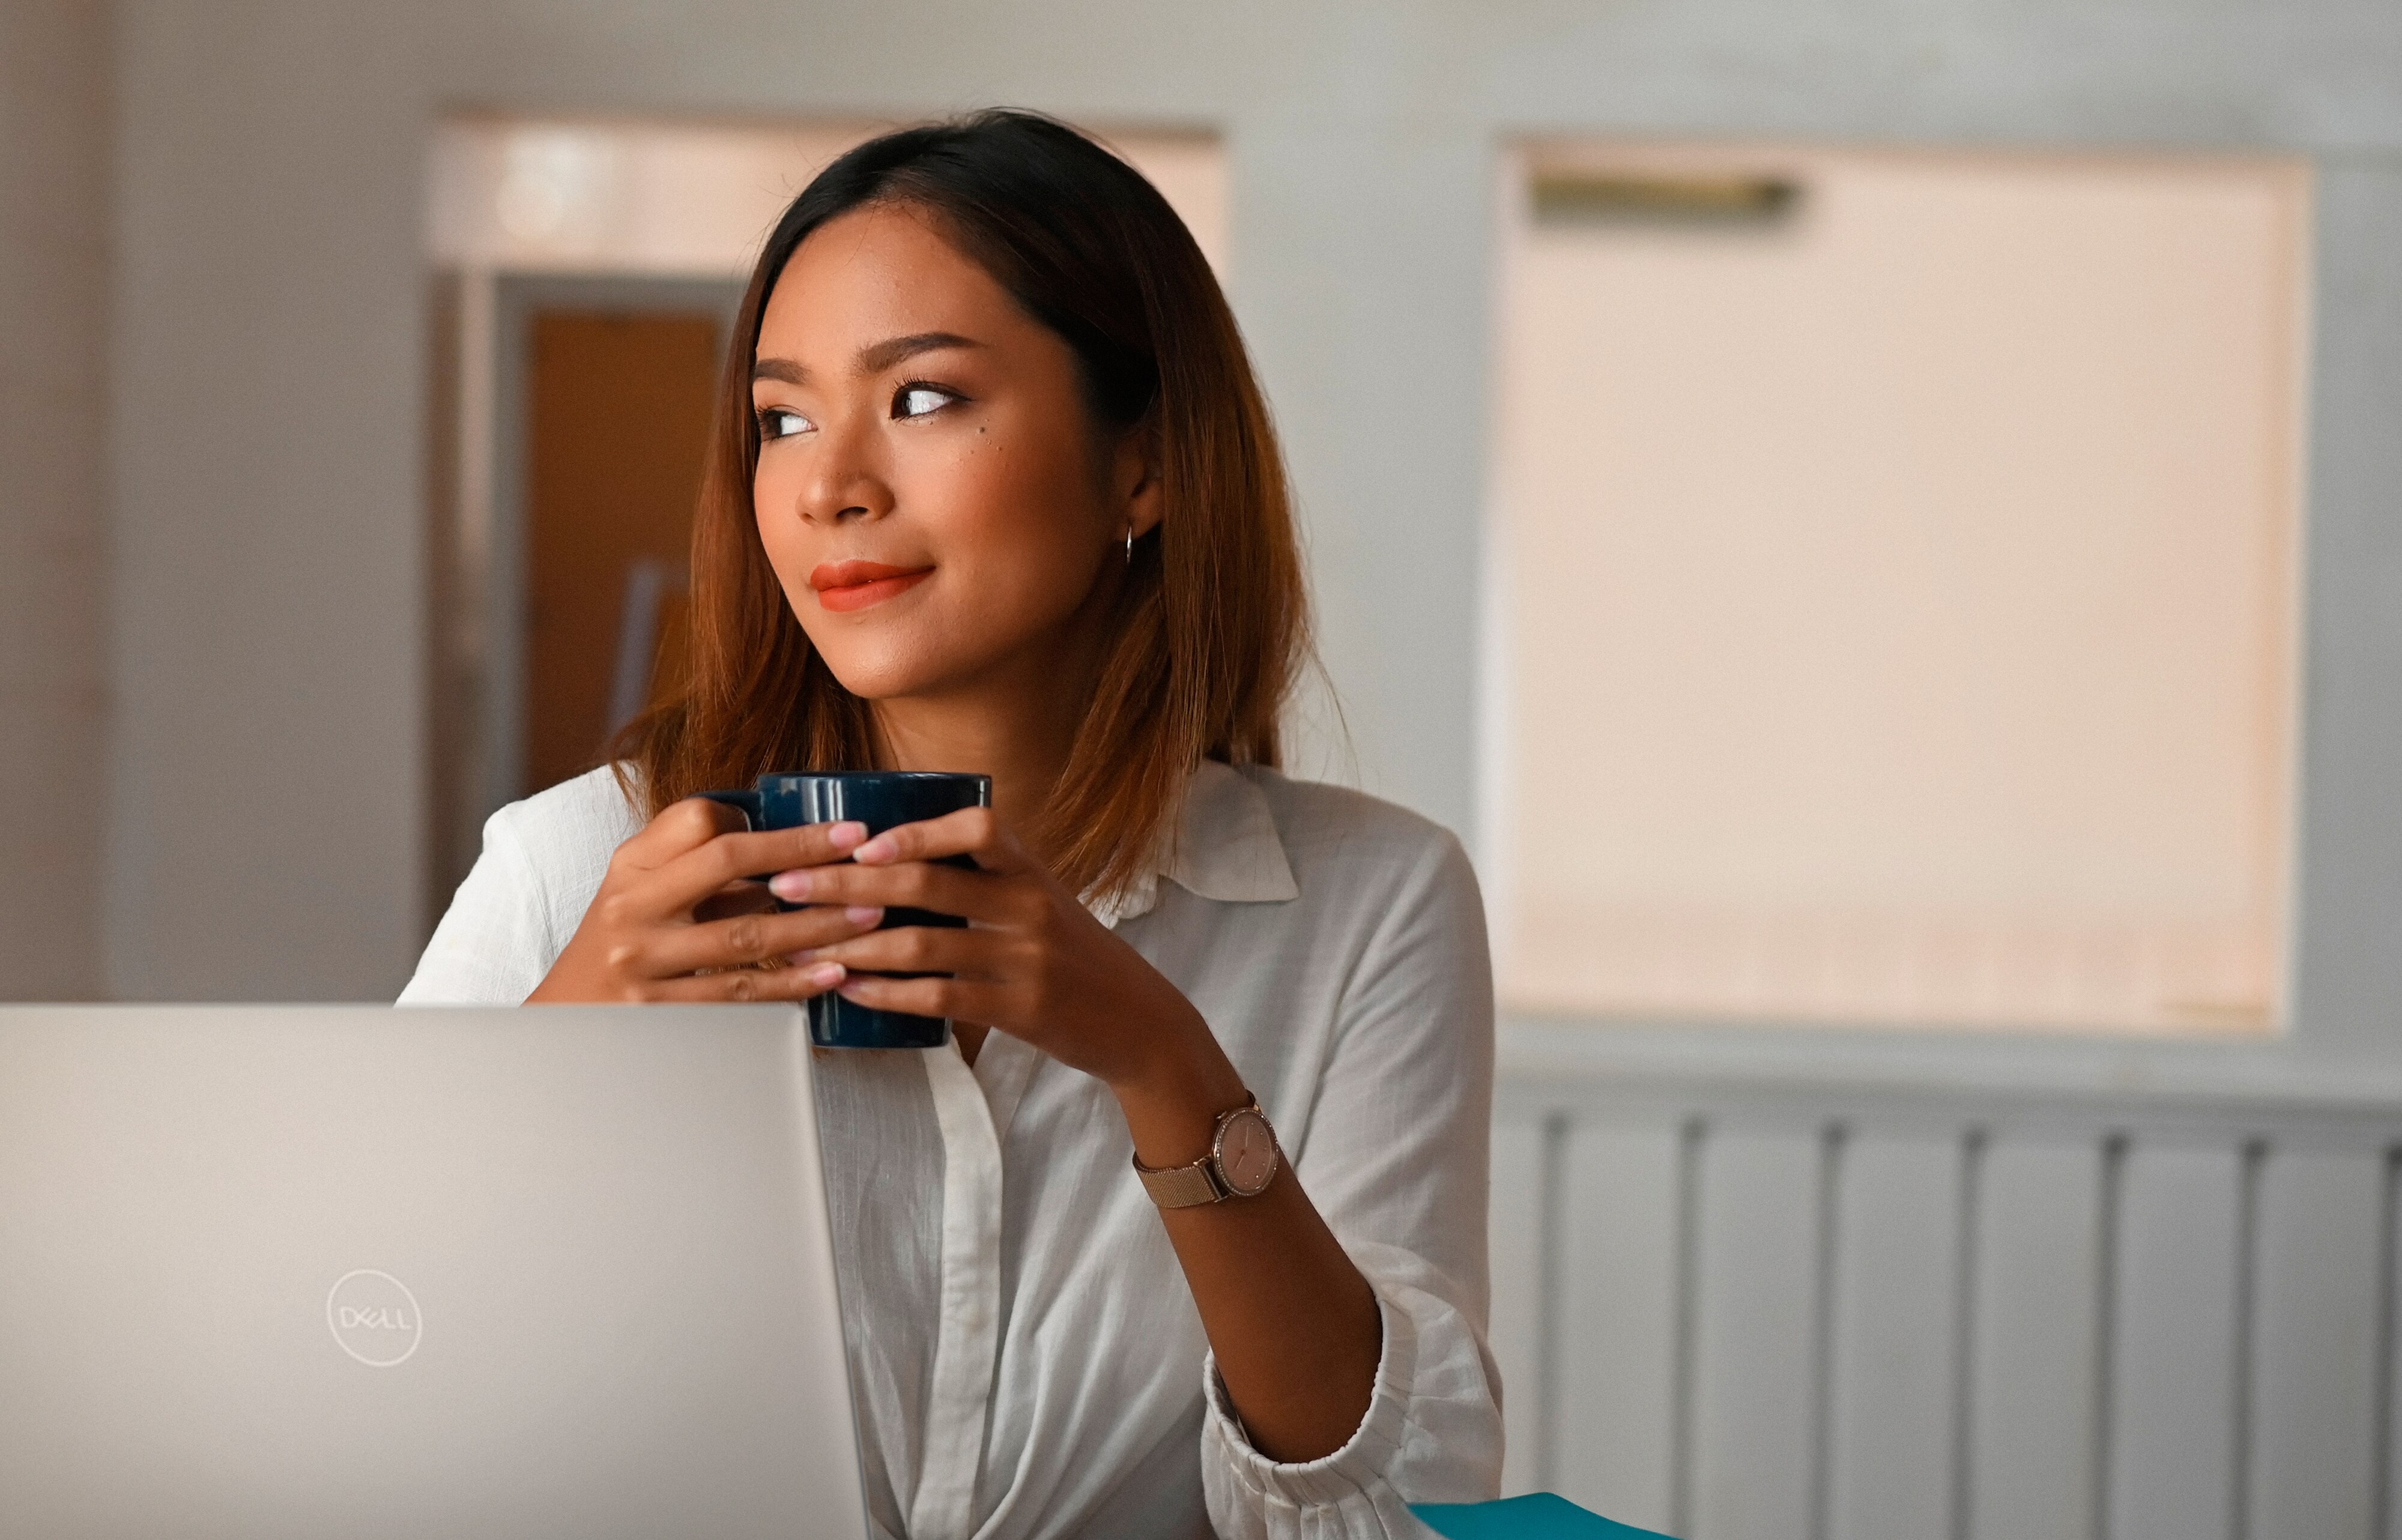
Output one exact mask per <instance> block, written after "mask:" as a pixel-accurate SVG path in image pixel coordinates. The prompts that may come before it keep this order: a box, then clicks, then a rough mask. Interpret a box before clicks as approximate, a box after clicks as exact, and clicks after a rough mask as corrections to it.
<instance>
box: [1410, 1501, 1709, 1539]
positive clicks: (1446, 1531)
mask: <svg viewBox="0 0 2402 1540" xmlns="http://www.w3.org/2000/svg"><path fill="white" fill-rule="evenodd" d="M1410 1511H1411V1512H1412V1513H1415V1514H1416V1515H1417V1516H1418V1519H1419V1521H1420V1522H1422V1523H1424V1524H1425V1525H1426V1527H1427V1528H1429V1529H1430V1530H1432V1531H1434V1532H1435V1533H1437V1534H1440V1535H1443V1536H1444V1537H1445V1540H1668V1536H1666V1535H1664V1534H1662V1533H1659V1532H1658V1531H1656V1530H1638V1529H1636V1527H1635V1526H1634V1525H1632V1524H1622V1523H1619V1522H1618V1521H1617V1520H1615V1519H1604V1518H1603V1517H1602V1516H1601V1515H1599V1514H1597V1513H1588V1512H1586V1511H1585V1510H1584V1509H1582V1508H1581V1507H1579V1506H1576V1505H1575V1504H1574V1503H1571V1502H1569V1501H1568V1500H1567V1498H1565V1497H1556V1496H1553V1494H1552V1493H1550V1492H1528V1493H1527V1494H1526V1495H1525V1496H1524V1497H1505V1498H1503V1499H1502V1500H1501V1501H1500V1502H1498V1503H1419V1504H1417V1505H1415V1506H1413V1507H1412V1508H1411V1509H1410Z"/></svg>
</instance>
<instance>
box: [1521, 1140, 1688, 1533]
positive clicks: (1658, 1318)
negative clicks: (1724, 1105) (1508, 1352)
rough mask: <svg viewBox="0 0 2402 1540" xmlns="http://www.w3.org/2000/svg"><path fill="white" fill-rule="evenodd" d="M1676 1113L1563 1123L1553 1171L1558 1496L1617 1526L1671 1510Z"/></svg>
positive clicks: (1662, 1521)
mask: <svg viewBox="0 0 2402 1540" xmlns="http://www.w3.org/2000/svg"><path fill="white" fill-rule="evenodd" d="M1681 1142H1682V1141H1681V1139H1680V1136H1679V1134H1678V1130H1677V1123H1676V1121H1675V1120H1673V1119H1671V1118H1667V1117H1658V1118H1651V1119H1647V1120H1644V1121H1636V1122H1620V1121H1610V1122H1597V1123H1588V1124H1584V1125H1581V1126H1579V1127H1577V1128H1575V1129H1572V1130H1570V1132H1569V1134H1568V1140H1567V1152H1566V1158H1565V1160H1564V1161H1563V1162H1562V1166H1561V1171H1560V1193H1561V1197H1560V1216H1559V1223H1560V1262H1559V1268H1560V1274H1559V1290H1560V1298H1559V1303H1558V1308H1557V1311H1556V1314H1555V1319H1556V1322H1557V1329H1558V1331H1559V1341H1558V1342H1557V1343H1556V1344H1554V1346H1555V1353H1556V1356H1555V1362H1556V1364H1557V1366H1558V1371H1559V1375H1560V1383H1559V1404H1558V1407H1557V1409H1556V1411H1555V1414H1554V1417H1555V1420H1554V1422H1553V1431H1552V1441H1551V1442H1552V1450H1553V1456H1552V1478H1553V1483H1554V1485H1555V1486H1556V1489H1557V1490H1558V1492H1560V1494H1561V1495H1562V1496H1564V1497H1567V1498H1568V1499H1569V1500H1570V1501H1572V1502H1576V1503H1581V1504H1582V1505H1583V1506H1586V1507H1589V1508H1592V1509H1593V1510H1594V1511H1595V1512H1597V1513H1602V1514H1607V1515H1608V1517H1610V1518H1612V1519H1617V1520H1619V1521H1620V1522H1621V1523H1626V1524H1635V1525H1638V1526H1640V1527H1642V1528H1645V1529H1665V1528H1666V1527H1667V1526H1668V1525H1669V1523H1670V1522H1671V1521H1672V1519H1673V1513H1672V1510H1673V1505H1674V1501H1675V1499H1674V1496H1673V1492H1674V1486H1675V1471H1674V1469H1673V1462H1674V1461H1675V1458H1676V1437H1675V1435H1676V1430H1675V1427H1674V1425H1673V1422H1672V1415H1673V1409H1674V1408H1675V1406H1676V1401H1677V1387H1676V1377H1677V1286H1678V1283H1677V1228H1678V1226H1677V1213H1678V1193H1677V1159H1678V1150H1679V1147H1680V1145H1681Z"/></svg>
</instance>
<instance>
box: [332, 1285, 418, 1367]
mask: <svg viewBox="0 0 2402 1540" xmlns="http://www.w3.org/2000/svg"><path fill="white" fill-rule="evenodd" d="M325 1326H326V1327H327V1329H329V1330H331V1331H332V1332H333V1334H334V1341H336V1342H337V1343H338V1344H339V1345H340V1347H341V1350H342V1351H343V1352H344V1353H347V1354H350V1355H351V1356H352V1357H353V1358H356V1359H357V1360H358V1361H359V1362H360V1363H362V1364H366V1365H367V1366H368V1367H369V1368H392V1367H393V1365H394V1364H398V1363H403V1362H406V1361H407V1357H408V1355H409V1354H412V1353H415V1352H416V1351H417V1344H418V1343H419V1342H421V1341H423V1340H424V1338H425V1323H424V1318H423V1317H422V1316H421V1315H420V1314H419V1313H418V1310H417V1297H416V1296H415V1295H413V1294H411V1293H409V1292H408V1286H407V1285H406V1284H404V1283H402V1282H401V1281H400V1280H399V1279H397V1278H395V1277H393V1275H392V1274H391V1273H389V1272H377V1271H376V1270H375V1269H373V1268H366V1267H363V1268H360V1269H358V1270H357V1271H356V1272H345V1273H343V1274H342V1275H341V1276H340V1277H339V1278H337V1279H336V1280H334V1286H333V1288H332V1289H331V1290H329V1291H328V1292H327V1293H326V1295H325Z"/></svg>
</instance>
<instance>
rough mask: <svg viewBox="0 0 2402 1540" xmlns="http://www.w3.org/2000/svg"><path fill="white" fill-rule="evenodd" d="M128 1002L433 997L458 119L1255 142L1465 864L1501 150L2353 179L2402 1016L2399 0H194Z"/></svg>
mask: <svg viewBox="0 0 2402 1540" xmlns="http://www.w3.org/2000/svg"><path fill="white" fill-rule="evenodd" d="M117 102H118V103H119V107H118V111H117V189H116V207H115V213H116V217H117V229H118V232H119V254H118V257H117V268H116V274H117V286H116V289H115V311H114V318H115V323H116V331H115V352H114V358H115V364H116V373H115V387H114V396H113V408H112V416H111V419H110V428H111V433H112V437H111V444H112V450H111V461H110V469H111V472H112V474H113V507H114V512H115V516H116V526H115V535H116V539H117V597H116V620H115V630H114V639H115V649H114V654H113V665H112V667H113V671H114V672H113V678H114V683H115V688H116V692H117V717H116V731H117V739H116V744H117V747H116V750H115V758H114V768H115V778H114V786H115V790H116V793H117V804H116V808H115V816H114V821H113V823H112V826H111V837H112V855H111V859H110V865H109V887H108V916H109V929H108V941H107V947H108V980H109V983H110V984H111V986H112V987H113V988H114V989H116V990H117V991H118V992H120V993H123V994H126V995H129V996H135V997H234V996H251V997H280V996H320V997H322V996H362V997H372V996H378V995H382V994H387V993H389V992H390V991H391V990H393V988H395V987H396V986H397V984H398V983H399V982H400V980H401V979H402V978H403V977H404V976H405V974H406V971H407V967H408V963H409V960H410V956H411V954H412V952H413V949H414V947H415V944H416V942H417V939H418V937H419V936H420V934H421V928H422V926H423V923H424V916H423V915H422V914H421V902H420V899H419V894H420V891H421V884H420V880H419V866H420V862H421V859H422V855H421V851H422V848H423V845H424V842H423V840H422V839H421V837H420V825H421V819H422V817H423V814H422V803H423V796H422V786H421V783H422V779H423V777H422V766H421V747H422V727H421V722H422V719H423V710H422V706H423V703H422V701H421V698H420V697H421V684H420V681H421V669H420V667H419V661H420V654H421V622H422V608H423V606H422V603H421V597H422V595H421V590H422V581H423V579H422V568H423V560H422V556H421V545H422V541H421V522H422V514H421V507H422V498H421V489H422V487H421V484H422V480H423V476H424V474H425V473H424V467H423V465H422V463H421V456H422V448H421V447H422V445H423V443H424V435H423V433H422V431H421V429H422V413H423V403H424V400H425V395H426V380H425V359H424V346H423V337H424V327H423V324H422V323H423V320H424V308H425V301H424V294H423V282H422V281H423V267H422V262H421V256H420V254H419V249H418V235H417V232H418V228H419V217H420V209H419V199H420V198H421V186H420V183H421V167H422V148H423V145H424V143H425V139H426V135H427V133H428V131H429V130H430V126H431V124H432V122H433V120H434V118H435V115H436V114H437V112H439V111H442V110H446V109H449V108H452V107H456V106H486V107H493V108H501V109H508V110H518V111H556V112H592V113H642V114H695V115H725V114H731V115H738V116H739V115H754V114H766V115H776V116H785V117H790V116H806V115H810V114H823V115H833V116H851V115H860V114H864V115H869V116H883V115H890V116H896V117H899V116H908V115H911V114H916V113H920V112H928V111H935V110H944V109H949V108H955V107H960V106H966V105H971V104H976V103H991V102H1015V103H1028V104H1032V105H1037V106H1041V107H1045V108H1049V109H1052V110H1055V111H1058V112H1061V113H1063V114H1066V115H1068V116H1070V117H1088V118H1093V119H1097V120H1104V121H1109V122H1111V123H1117V124H1128V125H1132V124H1140V123H1146V122H1149V123H1159V124H1164V125H1177V124H1194V125H1201V126H1211V127H1216V128H1219V129H1221V130H1222V131H1224V132H1225V133H1226V135H1227V137H1228V141H1229V143H1230V144H1231V146H1232V151H1233V157H1234V182H1235V205H1234V217H1233V227H1234V232H1235V233H1234V244H1235V268H1236V282H1235V298H1236V308H1237V310H1238V311H1239V313H1240V314H1241V316H1242V318H1243V321H1244V323H1245V324H1246V327H1247V328H1248V331H1249V337H1250V338H1251V342H1252V346H1253V348H1254V351H1255V354H1256V356H1257V358H1258V360H1259V363H1260V364H1261V366H1262V368H1263V372H1264V374H1265V377H1266V379H1267V383H1268V386H1269V389H1270V392H1271V393H1272V395H1273V397H1274V400H1275V402H1276V406H1277V413H1278V417H1279V420H1280V422H1281V423H1282V425H1283V427H1284V430H1285V432H1286V434H1287V439H1288V444H1289V447H1290V450H1291V458H1292V461H1293V464H1294V468H1295V470H1296V472H1297V478H1298V485H1299V488H1300V493H1301V498H1302V502H1303V506H1304V509H1305V516H1306V519H1307V524H1308V529H1309V532H1310V538H1311V542H1312V545H1313V550H1314V558H1315V564H1316V571H1317V577H1318V595H1319V601H1320V605H1321V616H1322V621H1323V626H1324V639H1325V651H1326V654H1327V660H1328V662H1329V664H1330V666H1331V667H1332V672H1333V675H1334V678H1335V681H1336V682H1337V684H1338V686H1339V687H1340V689H1341V691H1342V694H1343V699H1344V703H1345V706H1346V711H1347V717H1348V722H1349V724H1350V728H1351V730H1352V733H1353V736H1354V737H1355V738H1356V741H1357V745H1358V750H1359V757H1360V765H1361V771H1362V778H1363V779H1364V780H1365V781H1366V783H1367V784H1368V785H1369V786H1370V787H1371V788H1372V789H1373V790H1376V791H1381V792H1383V793H1384V794H1387V795H1388V796H1392V797H1395V798H1397V799H1399V800H1401V801H1403V802H1406V803H1409V804H1413V805H1415V806H1417V807H1420V808H1422V809H1424V810H1426V811H1427V812H1429V813H1430V814H1432V815H1434V816H1435V817H1437V818H1443V819H1444V820H1445V821H1447V822H1450V823H1452V824H1454V825H1456V826H1459V827H1462V828H1465V827H1467V825H1468V823H1469V820H1470V809H1471V807H1472V805H1473V790H1474V789H1473V785H1472V771H1473V761H1474V751H1473V745H1472V742H1471V737H1472V728H1473V724H1474V722H1475V714H1474V708H1475V701H1474V698H1473V694H1474V685H1473V681H1474V676H1475V669H1474V658H1473V645H1474V640H1475V637H1476V634H1477V632H1476V621H1475V617H1474V614H1473V612H1472V611H1473V599H1472V596H1473V594H1474V593H1475V588H1476V584H1475V573H1476V571H1477V565H1478V533H1477V531H1478V526H1479V519H1478V513H1479V509H1478V503H1479V499H1480V495H1481V488H1482V487H1483V485H1484V465H1483V457H1484V444H1485V440H1486V431H1487V420H1486V399H1487V391H1486V385H1487V360H1486V356H1485V344H1484V337H1485V310H1486V306H1487V286H1488V245H1489V241H1490V236H1491V231H1492V228H1493V224H1494V208H1495V199H1494V195H1493V187H1492V175H1493V171H1494V167H1495V165H1496V161H1497V154H1496V151H1497V146H1498V144H1499V143H1500V141H1501V139H1502V138H1503V137H1504V136H1508V135H1513V134H1517V133H1521V132H1542V133H1568V132H1607V133H1612V134H1619V135H1645V134H1689V135H1703V136H1711V135H1732V134H1740V135H1747V136H1786V137H1818V138H1831V139H1860V140H1872V141H1889V140H1902V139H1931V140H1937V141H1952V142H1967V143H1981V142H2002V143H2020V144H2072V145H2086V144H2169V145H2193V146H2209V147H2220V148H2253V147H2260V148H2272V149H2285V150H2293V151H2299V152H2302V153H2305V154H2309V155H2311V156H2312V157H2314V158H2316V159H2317V160H2318V162H2319V165H2320V168H2321V171H2322V173H2323V175H2322V181H2321V183H2320V188H2321V207H2322V226H2321V231H2320V239H2319V245H2318V250H2319V253H2320V263H2321V268H2322V286H2321V292H2320V296H2319V301H2318V304H2319V309H2318V323H2317V324H2318V339H2319V340H2318V365H2317V372H2316V376H2315V389H2314V392H2313V393H2314V398H2315V401H2316V412H2317V417H2316V422H2315V428H2314V433H2313V440H2312V502H2311V511H2310V542H2311V546H2310V562H2311V568H2312V578H2311V583H2312V587H2311V594H2310V607H2309V614H2310V626H2309V635H2308V644H2309V663H2308V673H2307V680H2306V712H2307V721H2306V730H2305V731H2306V738H2305V744H2304V755H2305V763H2304V798H2303V800H2304V806H2305V809H2306V812H2305V822H2304V826H2303V829H2302V834H2301V839H2300V863H2301V887H2300V897H2301V903H2300V909H2301V925H2302V936H2301V942H2300V945H2299V951H2298V958H2299V960H2298V981H2299V982H2298V1012H2299V1028H2298V1030H2299V1033H2300V1035H2301V1037H2302V1038H2304V1039H2305V1040H2306V1042H2307V1043H2309V1044H2312V1045H2318V1046H2323V1047H2326V1048H2328V1049H2335V1048H2341V1047H2346V1046H2351V1047H2368V1046H2375V1045H2378V1044H2381V1043H2382V1042H2383V1041H2384V1040H2385V1039H2388V1038H2392V1037H2393V1036H2394V1028H2395V1023H2396V1021H2397V1019H2402V947H2395V946H2393V945H2392V944H2391V942H2392V939H2393V934H2394V929H2395V915H2397V914H2402V799H2397V798H2396V797H2395V795H2394V794H2393V789H2392V785H2391V779H2390V777H2391V767H2392V766H2393V765H2394V764H2395V763H2402V692H2396V691H2395V690H2394V689H2393V688H2392V687H2391V685H2392V681H2394V680H2395V679H2398V678H2402V603H2396V602H2395V599H2396V597H2397V596H2402V517H2397V515H2396V511H2395V502H2396V500H2397V496H2402V492H2397V488H2402V434H2396V433H2394V432H2393V429H2392V425H2393V423H2394V422H2395V421H2396V420H2402V295H2397V292H2396V288H2395V284H2394V283H2393V282H2392V274H2393V270H2394V269H2393V266H2392V263H2393V256H2392V254H2393V253H2394V252H2395V251H2396V250H2402V13H2396V12H2394V11H2393V10H2392V9H2391V8H2390V7H2389V8H2378V7H2360V6H2357V5H2353V4H2348V3H2346V0H2306V3H2301V4H2284V5H2273V6H2272V5H2269V4H2265V3H2258V0H2251V3H2238V4H2230V5H2227V6H2221V7H2211V8H2209V9H2208V10H2206V11H2196V10H2194V9H2192V8H2190V7H2167V6H2160V5H2151V4H2115V5H2106V6H2105V5H2097V4H2080V5H2076V6H2043V7H2028V6H2024V5H2022V4H2016V3H2009V4H2006V3H2004V0H1975V3H1971V4H1964V5H1951V6H1937V5H1934V4H1931V3H1926V0H1921V3H1919V4H1916V5H1903V6H1895V5H1890V4H1885V3H1882V0H1837V3H1833V4H1829V5H1822V6H1815V7H1789V6H1785V7H1780V6H1764V5H1758V4H1754V3H1751V0H1693V3H1691V4H1686V5H1682V6H1676V7H1592V6H1585V5H1571V4H1567V3H1565V0H1489V3H1473V0H1411V3H1401V0H1396V3H1393V4H1388V5H1380V6H1365V5H1359V6H1350V5H1315V6H1307V5H1297V4H1291V3H1285V4H1269V3H1265V0H1241V3H1232V4H1227V5H1222V6H1217V7H1185V6H1167V5H1164V4H1155V3H1143V4H1135V3H1117V4H1106V5H1105V4H1097V3H1084V0H1015V3H1014V4H1011V5H1008V6H991V5H984V4H974V3H968V0H929V3H927V4H922V5H918V6H913V7H903V8H893V9H882V8H872V7H854V6H848V5H833V4H810V5H797V4H784V5H769V4H764V3H758V0H695V3H692V4H686V5H682V6H676V7H659V6H655V5H648V4H632V3H580V4H579V3H569V0H513V3H511V4H508V5H504V6H492V5H488V4H469V3H467V0H434V3H427V4H422V5H418V6H414V7H378V6H371V5H366V4H352V3H344V4H333V3H330V0H286V3H280V4H279V3H274V0H152V3H142V4H127V5H125V6H123V7H121V9H120V12H119V22H118V26H117Z"/></svg>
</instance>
